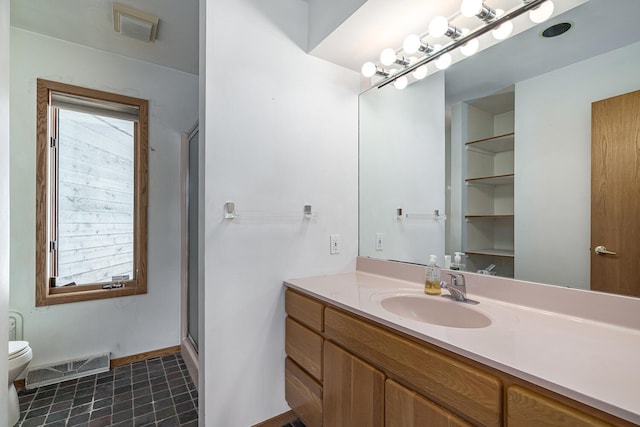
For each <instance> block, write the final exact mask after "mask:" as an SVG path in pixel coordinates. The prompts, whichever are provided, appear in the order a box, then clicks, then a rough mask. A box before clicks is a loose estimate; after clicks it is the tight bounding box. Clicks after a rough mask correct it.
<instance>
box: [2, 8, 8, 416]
mask: <svg viewBox="0 0 640 427" xmlns="http://www.w3.org/2000/svg"><path fill="white" fill-rule="evenodd" d="M9 50H10V48H9V0H0V58H8V57H9ZM9 164H10V161H9V61H6V60H2V61H0V348H4V347H5V346H6V344H5V343H6V342H7V340H8V339H9V325H8V323H9V283H10V282H9V246H10V245H9ZM7 362H8V359H6V358H4V357H0V405H4V404H5V403H4V402H6V401H7V388H6V387H5V386H4V384H7V375H8V372H9V368H8V366H7ZM0 413H2V414H3V415H0V427H2V426H5V425H7V417H6V415H4V414H5V413H6V411H5V409H4V408H3V409H2V411H0Z"/></svg>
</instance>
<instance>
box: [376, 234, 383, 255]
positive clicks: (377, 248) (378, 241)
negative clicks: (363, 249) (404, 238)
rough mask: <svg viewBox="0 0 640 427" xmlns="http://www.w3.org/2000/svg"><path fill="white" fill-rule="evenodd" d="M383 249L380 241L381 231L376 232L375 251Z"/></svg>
mask: <svg viewBox="0 0 640 427" xmlns="http://www.w3.org/2000/svg"><path fill="white" fill-rule="evenodd" d="M382 250H384V244H383V242H382V233H376V251H382Z"/></svg>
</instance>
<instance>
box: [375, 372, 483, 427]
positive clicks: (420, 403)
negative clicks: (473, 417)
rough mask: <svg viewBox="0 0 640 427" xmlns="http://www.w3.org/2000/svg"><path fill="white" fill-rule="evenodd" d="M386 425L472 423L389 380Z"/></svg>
mask: <svg viewBox="0 0 640 427" xmlns="http://www.w3.org/2000/svg"><path fill="white" fill-rule="evenodd" d="M384 400H385V427H423V426H429V427H470V426H471V424H469V423H467V422H466V421H464V420H462V419H460V418H458V417H456V416H455V415H453V414H452V413H451V412H449V411H447V410H446V409H443V408H441V407H440V406H438V405H436V404H435V403H433V402H431V401H429V400H427V399H425V398H424V397H422V396H420V395H419V394H418V393H416V392H414V391H411V390H409V389H407V388H405V387H403V386H401V385H400V384H398V383H396V382H394V381H391V380H387V383H386V386H385V397H384Z"/></svg>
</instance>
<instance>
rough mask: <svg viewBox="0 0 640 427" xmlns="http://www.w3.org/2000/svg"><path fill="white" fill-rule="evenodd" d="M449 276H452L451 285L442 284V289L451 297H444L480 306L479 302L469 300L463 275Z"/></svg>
mask: <svg viewBox="0 0 640 427" xmlns="http://www.w3.org/2000/svg"><path fill="white" fill-rule="evenodd" d="M449 276H451V284H447V282H444V281H443V282H440V288H442V289H446V290H448V291H449V295H442V296H443V297H445V298H451V299H452V300H454V301H459V302H464V303H467V304H478V301H474V300H472V299H469V298H467V284H466V282H465V280H464V276H463V275H462V274H459V273H458V274H449Z"/></svg>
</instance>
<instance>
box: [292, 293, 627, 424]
mask: <svg viewBox="0 0 640 427" xmlns="http://www.w3.org/2000/svg"><path fill="white" fill-rule="evenodd" d="M286 310H287V314H288V317H287V319H286V344H285V345H286V352H287V358H286V361H285V396H286V400H287V402H288V403H289V406H290V407H291V409H292V410H293V411H294V412H295V413H296V414H297V415H298V416H299V417H300V418H301V419H302V421H303V422H304V423H305V425H306V426H308V427H321V426H326V427H350V426H357V427H360V426H367V427H382V426H386V427H422V426H429V427H445V426H446V427H467V426H508V427H525V426H526V427H530V426H540V427H543V426H544V427H547V426H567V427H568V426H573V427H582V426H585V427H586V426H595V427H599V426H616V427H627V426H634V424H633V423H630V422H627V421H624V420H620V419H619V418H617V417H614V416H612V415H610V414H607V413H604V412H601V411H599V410H597V409H594V408H591V407H589V406H587V405H584V404H582V403H579V402H576V401H574V400H572V399H569V398H567V397H565V396H561V395H558V394H556V393H553V392H551V391H549V390H546V389H544V388H542V387H539V386H535V385H533V384H530V383H527V382H526V381H524V380H521V379H519V378H516V377H513V376H510V375H508V374H506V373H504V372H501V371H498V370H496V369H493V368H490V367H487V366H485V365H482V364H480V363H478V362H475V361H472V360H468V359H467V358H464V357H462V356H459V355H457V354H454V353H451V352H448V351H446V350H444V349H440V348H439V347H436V346H434V345H432V344H429V343H425V342H422V341H420V340H418V339H415V338H413V337H409V336H406V335H404V334H402V333H400V332H397V331H395V330H393V329H390V328H388V327H385V326H382V325H380V324H378V323H376V322H373V321H370V320H368V319H363V318H361V317H358V316H356V315H353V314H351V313H348V312H345V311H343V310H341V309H338V308H334V307H332V306H330V305H326V304H324V303H321V302H319V301H317V300H315V299H313V298H311V297H308V296H305V295H302V294H300V293H297V292H295V291H292V290H290V289H288V290H287V292H286Z"/></svg>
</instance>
